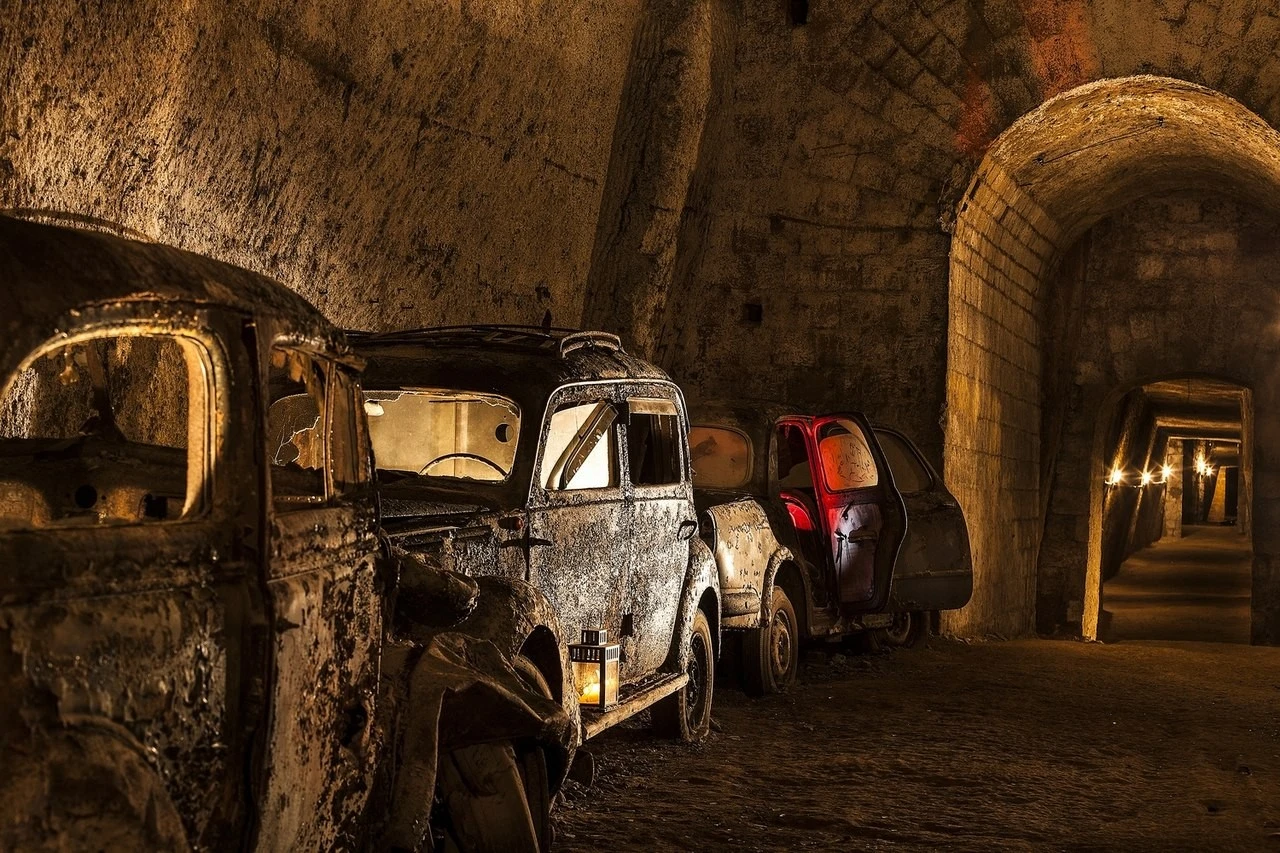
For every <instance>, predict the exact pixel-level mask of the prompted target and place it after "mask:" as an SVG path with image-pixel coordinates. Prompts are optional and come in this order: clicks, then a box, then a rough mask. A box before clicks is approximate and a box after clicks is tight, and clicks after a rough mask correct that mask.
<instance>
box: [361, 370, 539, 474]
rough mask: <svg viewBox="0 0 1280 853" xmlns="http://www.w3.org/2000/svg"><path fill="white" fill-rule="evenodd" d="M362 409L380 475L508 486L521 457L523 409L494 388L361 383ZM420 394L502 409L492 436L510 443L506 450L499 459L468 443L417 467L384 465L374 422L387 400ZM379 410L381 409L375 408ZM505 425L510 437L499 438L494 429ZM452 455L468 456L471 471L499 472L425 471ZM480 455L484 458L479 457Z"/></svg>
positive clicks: (507, 444) (436, 400)
mask: <svg viewBox="0 0 1280 853" xmlns="http://www.w3.org/2000/svg"><path fill="white" fill-rule="evenodd" d="M361 393H362V397H363V402H364V407H365V413H366V415H367V419H368V422H369V438H370V442H371V444H372V446H373V457H374V467H375V468H376V469H377V472H378V475H379V477H387V476H390V477H394V478H403V479H404V480H405V481H418V482H420V483H423V484H428V485H429V484H436V485H441V486H445V485H448V484H454V485H458V484H466V485H467V486H468V487H473V486H477V487H503V486H508V485H510V484H511V482H512V478H513V476H514V475H515V473H516V468H517V467H518V465H519V462H520V458H521V451H520V444H521V440H522V435H521V434H522V432H524V425H523V421H524V412H523V409H522V408H521V406H520V404H519V403H518V402H517V401H516V400H515V399H514V398H513V397H511V396H509V395H507V394H501V393H498V392H495V391H472V390H468V389H462V388H442V387H437V386H417V385H415V386H408V385H406V386H401V387H396V388H380V387H370V386H367V385H366V386H364V387H362V388H361ZM409 395H412V396H420V397H428V398H431V401H432V402H436V403H454V404H455V405H456V404H463V403H470V404H478V405H483V406H491V407H494V408H498V409H502V410H504V411H505V413H506V416H507V417H504V418H501V419H500V423H499V424H498V425H497V426H495V436H494V439H495V440H496V441H498V442H499V443H500V445H501V446H504V447H509V448H510V450H509V453H506V454H504V455H503V457H502V458H501V459H491V458H490V457H489V456H486V455H483V454H480V453H473V451H472V450H471V449H470V448H471V446H470V445H468V446H467V447H466V448H463V449H462V450H457V449H454V450H451V451H450V453H449V454H446V455H443V456H437V457H436V458H435V459H432V460H428V461H426V463H425V465H424V466H423V467H422V468H420V469H419V470H416V471H414V470H409V469H407V468H396V467H384V464H383V462H382V458H383V457H384V456H385V451H386V450H387V448H386V447H385V446H384V447H383V448H382V450H383V451H384V452H383V453H380V452H379V449H380V448H379V440H378V436H377V434H378V431H379V427H378V426H376V425H377V424H380V423H385V422H380V421H379V420H378V418H379V417H381V416H383V414H385V410H386V406H385V404H386V403H388V402H395V401H398V400H399V399H401V398H403V397H405V396H409ZM377 410H380V411H377ZM480 411H483V410H480ZM503 427H505V428H506V429H508V430H509V432H510V437H509V438H506V439H502V438H500V437H499V435H498V433H497V430H498V429H501V428H503ZM461 453H465V454H468V455H467V456H455V454H461ZM452 458H462V459H469V460H471V461H472V462H473V466H472V469H471V470H472V471H474V472H476V473H484V472H492V473H494V474H498V473H499V472H500V474H501V476H466V475H458V474H456V473H455V474H443V473H434V472H432V473H428V472H427V471H426V469H427V468H430V467H431V466H433V465H435V464H436V463H437V462H440V461H442V460H446V459H452ZM480 459H483V460H486V461H478V460H480Z"/></svg>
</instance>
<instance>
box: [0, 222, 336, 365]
mask: <svg viewBox="0 0 1280 853" xmlns="http://www.w3.org/2000/svg"><path fill="white" fill-rule="evenodd" d="M0 281H2V282H3V286H0V335H3V340H0V368H3V370H4V372H5V373H8V372H9V371H11V370H13V369H15V368H16V366H17V364H18V363H20V362H21V360H22V359H24V358H25V357H26V356H27V354H28V353H30V352H31V351H32V350H33V349H35V348H36V347H38V346H39V345H40V344H42V343H43V342H44V341H46V340H48V339H49V338H50V337H52V336H54V335H55V334H57V333H59V332H65V331H67V330H68V328H69V327H71V326H72V325H74V324H75V323H76V317H77V316H78V315H79V314H80V313H81V312H83V311H85V310H86V309H93V308H103V309H109V308H111V307H113V306H123V305H126V304H127V303H130V302H143V303H165V302H169V303H187V304H196V305H209V306H215V305H216V306H222V307H226V308H230V309H233V310H236V311H239V312H242V313H244V314H246V315H249V316H254V317H267V316H271V317H275V318H278V319H280V320H284V321H286V322H285V323H284V325H286V326H287V327H288V328H289V329H290V330H291V331H294V332H297V333H301V334H304V335H307V336H310V337H317V338H326V339H330V340H332V341H333V342H334V343H335V344H336V345H338V346H339V347H340V348H344V349H345V346H344V345H342V343H341V340H342V338H341V335H340V334H338V333H337V330H336V329H335V328H334V326H333V325H332V324H331V323H329V321H328V320H326V319H325V317H324V315H323V314H321V313H320V312H319V311H318V310H317V309H316V308H315V307H314V306H313V305H311V303H309V302H307V300H305V299H304V298H302V297H301V296H299V295H298V294H296V293H294V292H293V291H291V290H289V289H288V288H286V287H284V286H283V285H281V284H278V283H276V282H274V281H272V280H271V279H268V278H266V277H264V276H261V275H258V274H256V273H253V272H250V271H249V270H245V269H241V268H240V267H236V266H232V265H231V264H225V263H222V262H220V261H215V260H212V259H210V258H206V257H203V256H201V255H197V254H194V253H191V252H185V251H182V250H181V249H174V248H171V247H169V246H162V245H159V244H156V243H146V242H141V241H138V240H131V239H126V238H124V237H119V236H115V235H112V234H105V233H98V232H94V231H87V230H83V229H79V228H66V227H62V226H56V225H46V224H42V223H37V222H29V221H25V220H22V219H15V218H13V217H9V216H3V215H0ZM3 375H4V374H0V378H2V377H3Z"/></svg>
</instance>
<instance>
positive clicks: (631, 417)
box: [356, 326, 720, 740]
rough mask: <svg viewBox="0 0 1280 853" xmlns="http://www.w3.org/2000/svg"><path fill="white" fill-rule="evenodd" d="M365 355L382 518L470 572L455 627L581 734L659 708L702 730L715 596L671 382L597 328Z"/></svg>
mask: <svg viewBox="0 0 1280 853" xmlns="http://www.w3.org/2000/svg"><path fill="white" fill-rule="evenodd" d="M356 347H357V350H358V351H359V352H360V353H361V355H363V356H364V357H365V358H366V359H367V360H368V365H369V366H368V371H367V373H366V377H365V400H366V402H365V408H366V411H367V412H368V414H369V415H370V419H369V423H370V427H369V428H370V432H371V434H372V437H373V445H374V451H375V457H376V459H377V464H378V467H379V478H380V483H381V486H380V488H381V492H382V510H383V514H384V517H385V522H384V523H385V527H386V529H387V531H388V533H389V534H391V535H392V536H393V538H394V539H395V541H396V542H397V544H398V545H399V546H400V547H404V548H406V549H407V550H409V551H410V552H411V553H413V554H416V555H418V556H420V557H421V558H423V559H426V560H430V561H433V562H434V564H436V565H439V566H441V567H443V568H446V569H449V570H452V571H458V572H462V573H465V574H467V575H469V576H472V577H475V578H477V579H478V581H479V585H480V589H481V597H480V598H481V602H480V612H479V613H478V615H477V616H476V617H473V619H472V620H469V621H468V622H466V623H463V625H462V626H460V630H474V631H476V632H477V633H478V634H480V635H482V636H487V637H489V638H490V639H492V640H493V642H495V643H496V644H497V645H498V646H499V647H500V648H502V649H503V651H505V652H507V653H509V654H511V655H513V656H515V659H516V660H517V663H518V668H519V669H521V671H523V672H525V673H527V674H528V675H527V677H528V678H529V680H530V683H535V684H540V685H543V686H542V688H541V689H543V690H544V691H545V692H546V693H547V694H548V695H550V696H552V697H554V698H555V699H556V700H557V701H559V702H561V703H562V705H563V707H564V709H565V711H566V713H567V714H569V715H571V716H572V717H573V718H575V719H576V720H578V721H579V730H580V732H581V738H582V739H583V740H585V739H586V738H590V737H592V736H594V735H595V734H597V733H598V732H600V731H603V730H604V729H605V728H608V727H609V726H611V725H613V724H615V723H617V722H619V721H621V720H623V719H626V718H627V717H630V716H632V715H634V714H636V713H638V712H639V711H641V710H644V709H646V708H649V707H652V709H653V721H654V724H655V727H656V728H657V729H658V730H659V731H661V732H665V733H667V734H669V735H671V736H673V737H678V738H682V739H686V740H692V739H697V738H701V737H702V736H704V735H705V734H706V733H707V731H708V730H709V728H710V724H711V699H712V682H713V676H714V668H715V661H716V655H717V651H718V647H719V616H720V608H719V592H718V582H717V574H716V569H715V565H714V563H713V561H712V558H711V554H710V552H709V550H708V549H707V547H706V545H705V544H704V543H703V542H701V541H700V540H699V539H698V538H697V535H696V534H697V528H698V525H697V514H696V510H695V507H694V503H693V490H692V485H691V481H690V471H689V453H688V446H687V433H686V430H687V427H688V419H687V414H686V412H685V408H684V398H683V395H682V394H681V393H680V390H679V388H677V387H676V386H675V385H674V384H673V383H672V382H671V380H670V379H669V378H668V377H667V376H666V374H665V373H663V372H662V371H661V370H659V369H658V368H656V367H654V366H653V365H651V364H648V363H646V362H644V361H642V360H641V359H638V358H635V357H633V356H631V355H629V354H628V353H627V352H626V351H625V350H624V349H623V347H622V344H621V342H620V341H619V340H618V338H617V337H616V336H613V335H609V334H606V333H602V332H576V331H571V330H551V329H541V328H526V327H513V326H468V327H455V328H435V329H419V330H411V331H401V332H389V333H382V334H377V335H363V336H361V337H359V338H358V339H357V342H356ZM481 619H483V622H484V624H483V626H481V625H478V624H477V623H478V620H481Z"/></svg>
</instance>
